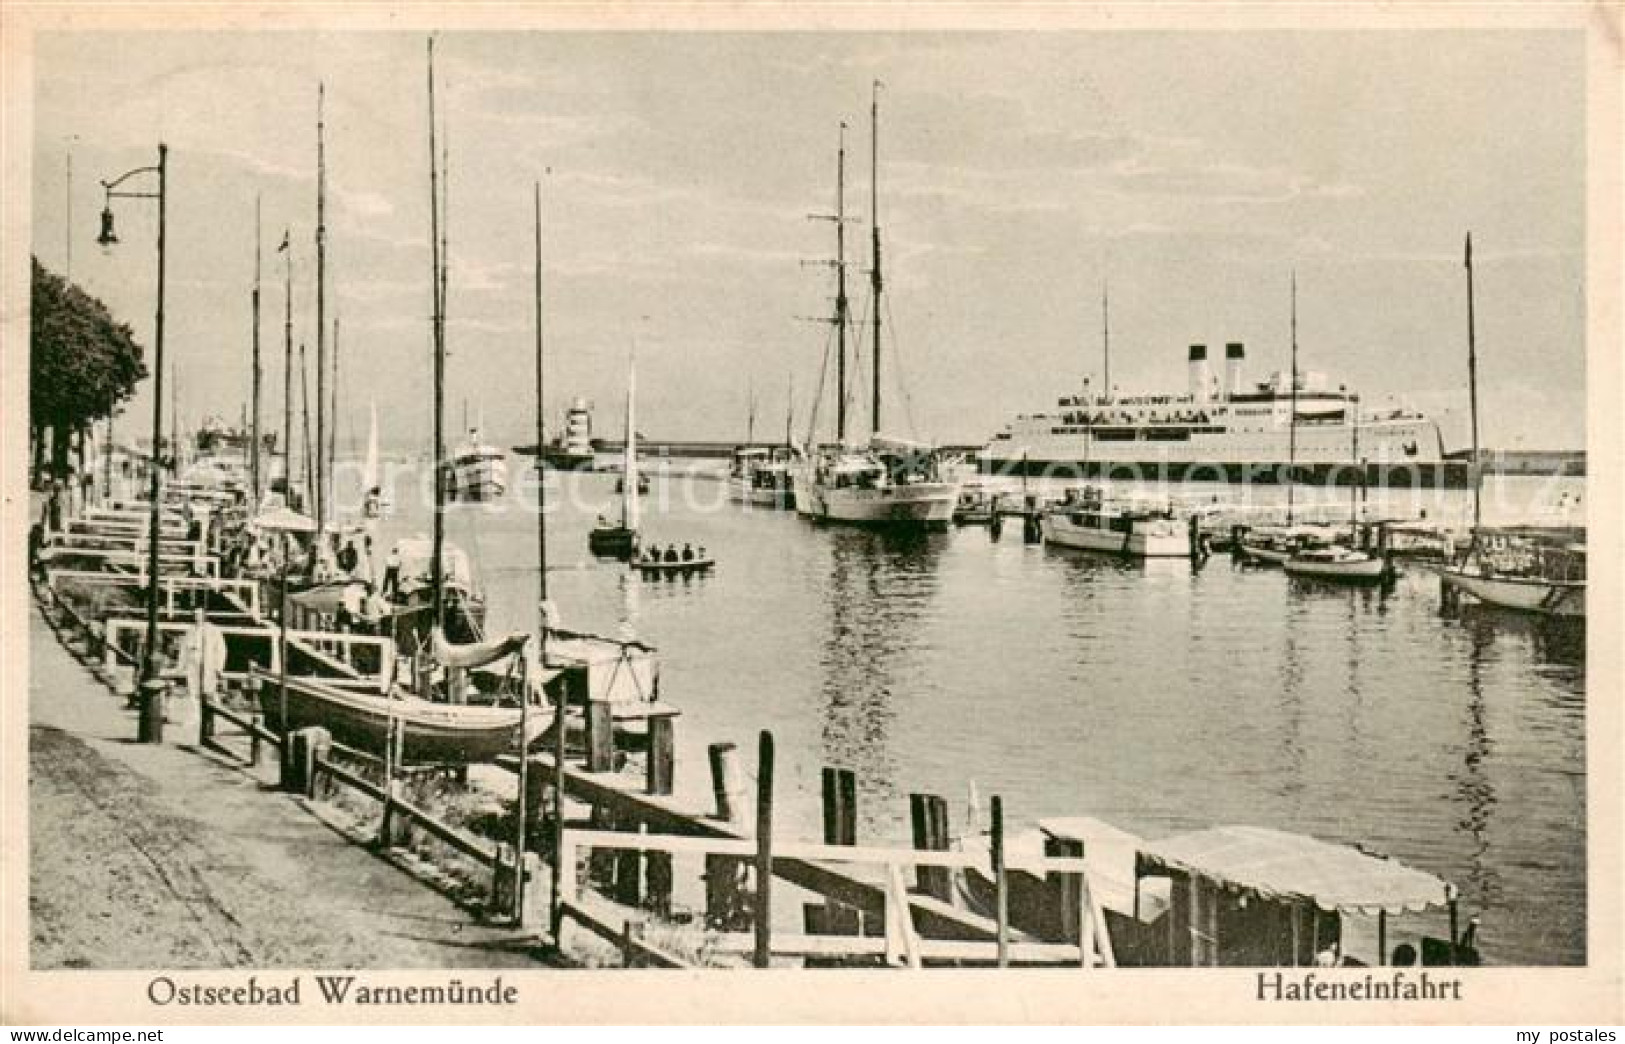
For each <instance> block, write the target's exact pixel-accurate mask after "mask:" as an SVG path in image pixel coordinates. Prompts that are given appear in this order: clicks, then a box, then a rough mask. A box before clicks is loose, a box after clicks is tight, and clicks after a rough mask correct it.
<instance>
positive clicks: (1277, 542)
mask: <svg viewBox="0 0 1625 1044" xmlns="http://www.w3.org/2000/svg"><path fill="white" fill-rule="evenodd" d="M1288 380H1289V382H1290V383H1289V385H1288V395H1289V400H1288V401H1289V405H1288V407H1287V408H1288V409H1290V410H1291V411H1292V416H1291V418H1290V420H1289V427H1288V429H1287V479H1286V525H1284V526H1255V527H1252V528H1250V529H1248V530H1247V532H1245V533H1244V534H1242V537H1241V539H1240V541H1239V542H1238V543H1237V545H1236V548H1237V551H1238V552H1239V553H1240V554H1241V555H1242V557H1244V558H1246V559H1247V560H1249V561H1252V562H1256V563H1259V564H1261V565H1279V566H1284V565H1285V564H1286V561H1287V559H1289V558H1291V557H1292V556H1293V555H1294V554H1296V553H1297V552H1298V551H1300V550H1302V549H1303V548H1304V547H1305V546H1306V545H1315V544H1323V543H1326V542H1327V541H1324V540H1323V539H1321V538H1322V537H1323V536H1324V534H1323V533H1322V532H1321V531H1320V529H1319V528H1318V527H1314V528H1310V527H1300V526H1295V525H1294V524H1293V522H1294V516H1293V511H1292V508H1293V494H1294V492H1295V491H1296V488H1297V482H1298V391H1299V388H1300V386H1301V384H1302V380H1301V378H1300V376H1299V373H1298V275H1297V273H1296V272H1294V273H1293V274H1292V373H1291V376H1290V377H1289V378H1288ZM1277 387H1279V385H1277Z"/></svg>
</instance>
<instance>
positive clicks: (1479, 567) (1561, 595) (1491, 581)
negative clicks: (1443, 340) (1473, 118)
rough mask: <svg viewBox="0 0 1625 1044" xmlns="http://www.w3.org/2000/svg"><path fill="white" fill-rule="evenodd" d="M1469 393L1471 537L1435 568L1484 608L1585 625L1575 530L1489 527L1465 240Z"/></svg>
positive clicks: (1580, 535)
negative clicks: (1446, 562) (1485, 516)
mask: <svg viewBox="0 0 1625 1044" xmlns="http://www.w3.org/2000/svg"><path fill="white" fill-rule="evenodd" d="M1466 265H1467V389H1468V399H1469V403H1470V406H1471V413H1472V435H1473V447H1472V449H1473V459H1472V469H1473V535H1472V539H1471V541H1470V542H1469V543H1468V545H1467V549H1466V550H1465V551H1464V552H1463V553H1462V555H1461V557H1460V558H1458V559H1457V560H1456V561H1454V562H1452V563H1451V564H1449V565H1446V566H1443V567H1440V568H1439V579H1440V580H1441V581H1442V583H1443V584H1444V586H1445V588H1446V590H1447V591H1453V592H1457V593H1460V592H1465V593H1466V594H1469V595H1471V596H1472V597H1474V598H1476V599H1478V600H1479V601H1481V602H1483V603H1485V604H1486V605H1493V606H1497V607H1499V608H1502V609H1515V610H1518V611H1520V612H1530V613H1540V614H1542V615H1546V616H1561V617H1571V618H1575V619H1579V620H1584V618H1585V615H1586V533H1585V529H1584V528H1583V527H1578V526H1555V527H1554V526H1521V527H1500V528H1493V527H1487V526H1485V525H1484V524H1483V521H1484V520H1483V485H1484V480H1483V467H1482V461H1481V460H1480V459H1479V450H1478V346H1477V343H1476V336H1475V333H1474V329H1473V237H1472V236H1471V235H1468V237H1467V247H1466Z"/></svg>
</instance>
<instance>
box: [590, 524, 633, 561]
mask: <svg viewBox="0 0 1625 1044" xmlns="http://www.w3.org/2000/svg"><path fill="white" fill-rule="evenodd" d="M637 545H638V531H637V530H635V529H627V528H625V527H623V526H614V527H611V528H609V529H594V530H593V531H592V532H590V533H588V534H587V549H588V550H589V551H591V552H592V553H593V554H595V555H598V556H599V557H600V558H619V559H622V560H625V559H628V558H630V557H632V552H633V551H634V550H636V549H637Z"/></svg>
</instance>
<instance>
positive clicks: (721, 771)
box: [706, 743, 745, 824]
mask: <svg viewBox="0 0 1625 1044" xmlns="http://www.w3.org/2000/svg"><path fill="white" fill-rule="evenodd" d="M706 753H707V754H708V755H709V756H710V759H711V793H712V794H713V795H714V796H715V797H716V802H717V813H716V818H718V819H720V820H722V821H723V822H724V823H733V824H737V823H738V822H739V821H740V817H741V815H742V814H743V812H744V802H743V801H742V800H741V799H742V798H743V796H744V793H745V786H744V782H743V780H744V776H743V774H742V773H741V772H740V771H739V748H738V747H737V746H735V745H734V744H732V743H713V744H711V746H710V747H709V748H707V751H706Z"/></svg>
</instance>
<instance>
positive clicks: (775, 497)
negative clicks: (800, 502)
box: [728, 477, 796, 511]
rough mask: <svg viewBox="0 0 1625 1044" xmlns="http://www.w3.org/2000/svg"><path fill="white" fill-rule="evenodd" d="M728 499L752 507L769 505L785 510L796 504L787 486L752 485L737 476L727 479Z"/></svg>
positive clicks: (793, 495)
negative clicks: (775, 487) (776, 487)
mask: <svg viewBox="0 0 1625 1044" xmlns="http://www.w3.org/2000/svg"><path fill="white" fill-rule="evenodd" d="M728 499H729V500H732V501H734V502H735V503H738V504H749V505H751V506H752V507H770V508H778V509H780V510H785V511H788V510H790V509H792V508H794V507H795V506H796V495H795V493H794V492H793V491H792V490H790V489H788V488H778V489H774V488H771V487H762V486H753V485H751V484H750V483H749V482H746V481H744V480H742V479H739V478H737V477H735V478H730V479H729V480H728Z"/></svg>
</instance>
